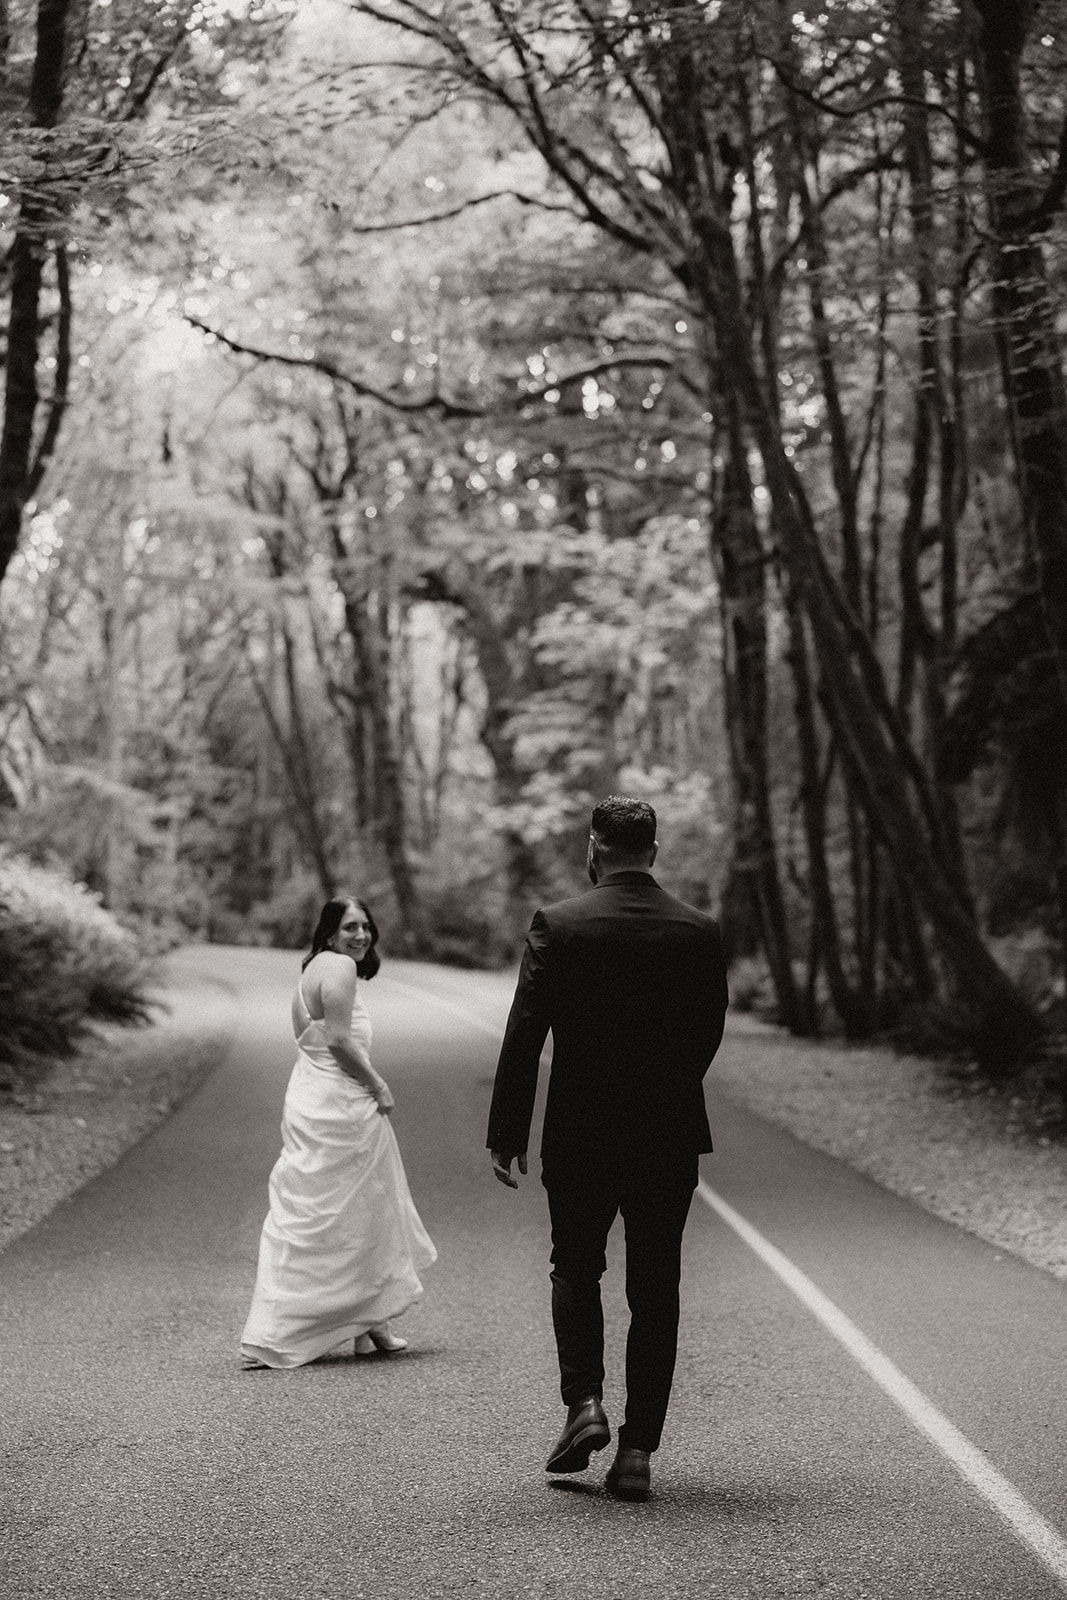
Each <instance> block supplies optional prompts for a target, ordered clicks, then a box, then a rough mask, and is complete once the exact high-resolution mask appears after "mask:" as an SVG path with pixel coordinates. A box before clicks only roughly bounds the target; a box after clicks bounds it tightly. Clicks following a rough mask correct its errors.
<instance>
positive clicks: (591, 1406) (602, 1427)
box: [545, 1395, 611, 1472]
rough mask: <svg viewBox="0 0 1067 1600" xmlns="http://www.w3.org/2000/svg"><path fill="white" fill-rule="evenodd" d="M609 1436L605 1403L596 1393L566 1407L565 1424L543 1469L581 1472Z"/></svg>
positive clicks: (607, 1440) (606, 1441)
mask: <svg viewBox="0 0 1067 1600" xmlns="http://www.w3.org/2000/svg"><path fill="white" fill-rule="evenodd" d="M610 1439H611V1429H610V1428H609V1427H608V1419H607V1417H606V1416H605V1415H604V1407H603V1406H602V1405H601V1404H600V1401H599V1400H598V1399H597V1397H596V1395H590V1397H589V1399H588V1400H583V1401H581V1403H580V1404H579V1405H576V1406H569V1407H568V1408H567V1426H566V1427H565V1428H564V1430H563V1432H562V1433H561V1434H560V1436H559V1438H558V1439H557V1440H556V1448H555V1449H554V1450H553V1452H552V1454H551V1455H550V1456H549V1458H548V1460H547V1461H546V1462H545V1471H546V1472H584V1471H585V1469H586V1467H587V1466H588V1465H589V1457H590V1456H591V1455H592V1453H593V1451H594V1450H603V1448H604V1446H605V1445H606V1444H607V1443H608V1442H609V1440H610Z"/></svg>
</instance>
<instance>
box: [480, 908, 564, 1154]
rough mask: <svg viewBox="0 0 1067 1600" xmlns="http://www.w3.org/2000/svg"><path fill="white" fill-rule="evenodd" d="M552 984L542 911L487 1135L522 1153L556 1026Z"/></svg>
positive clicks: (526, 955) (497, 1146)
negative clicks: (548, 1041)
mask: <svg viewBox="0 0 1067 1600" xmlns="http://www.w3.org/2000/svg"><path fill="white" fill-rule="evenodd" d="M550 988H551V971H550V962H549V927H548V923H547V921H546V920H545V917H544V915H543V913H542V912H540V911H538V912H536V913H535V914H534V919H533V921H532V923H531V924H530V931H529V933H528V934H527V935H526V947H525V949H524V951H523V955H522V965H521V966H520V968H519V981H518V983H517V984H516V986H515V998H514V999H513V1001H512V1002H511V1011H510V1013H509V1014H508V1021H507V1026H506V1028H505V1029H504V1042H503V1044H502V1045H501V1047H500V1059H499V1061H498V1062H497V1068H496V1080H495V1082H494V1084H493V1103H492V1106H491V1108H490V1111H489V1136H488V1138H487V1139H486V1144H487V1145H488V1146H489V1149H490V1150H505V1151H507V1152H508V1153H509V1154H510V1155H520V1154H522V1153H523V1152H525V1150H526V1147H527V1145H528V1144H529V1140H530V1123H531V1121H532V1119H533V1107H534V1096H535V1095H536V1093H537V1071H538V1065H539V1063H540V1060H541V1051H542V1049H543V1048H544V1043H545V1040H546V1039H547V1037H548V1030H549V1028H550V1027H551V1025H552V1015H551V1007H550Z"/></svg>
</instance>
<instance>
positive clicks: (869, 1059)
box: [709, 1014, 1067, 1281]
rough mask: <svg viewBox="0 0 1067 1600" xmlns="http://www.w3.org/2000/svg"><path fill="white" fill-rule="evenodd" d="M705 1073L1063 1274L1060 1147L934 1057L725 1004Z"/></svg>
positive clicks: (1066, 1257) (1064, 1195) (739, 1097)
mask: <svg viewBox="0 0 1067 1600" xmlns="http://www.w3.org/2000/svg"><path fill="white" fill-rule="evenodd" d="M709 1079H710V1080H711V1081H713V1082H715V1083H716V1084H718V1086H719V1087H720V1088H721V1090H722V1091H723V1093H724V1094H726V1095H727V1096H728V1097H729V1098H730V1099H732V1100H735V1101H736V1102H738V1103H739V1104H741V1105H744V1106H746V1107H748V1108H749V1109H750V1110H751V1111H754V1112H756V1114H757V1115H758V1116H761V1117H765V1118H766V1119H767V1120H768V1121H769V1122H775V1123H777V1124H778V1125H779V1126H780V1127H783V1128H787V1129H788V1130H789V1132H790V1133H793V1134H795V1135H796V1137H797V1138H798V1139H802V1140H803V1141H804V1143H805V1144H810V1145H814V1146H815V1147H816V1148H817V1149H819V1150H825V1151H827V1152H828V1153H829V1154H830V1155H833V1156H837V1157H839V1158H840V1159H841V1160H843V1161H847V1162H848V1163H849V1165H850V1166H852V1167H855V1168H857V1169H858V1170H859V1171H860V1172H863V1173H866V1174H867V1176H868V1177H870V1178H873V1179H874V1180H875V1182H876V1183H880V1184H881V1185H882V1186H883V1187H884V1188H886V1189H890V1190H892V1192H893V1193H894V1194H899V1195H904V1196H906V1197H907V1198H908V1199H909V1200H914V1201H915V1202H916V1203H917V1204H919V1205H921V1206H924V1207H925V1208H926V1210H927V1211H932V1212H933V1213H934V1214H935V1216H939V1217H944V1218H946V1219H947V1220H948V1221H949V1222H955V1223H957V1224H958V1226H960V1227H961V1228H966V1229H968V1231H969V1232H971V1233H975V1234H977V1235H978V1236H979V1238H982V1239H986V1240H987V1241H988V1242H989V1243H990V1244H994V1245H997V1246H999V1247H1000V1248H1002V1249H1004V1250H1009V1251H1012V1252H1013V1253H1014V1254H1015V1255H1019V1256H1022V1257H1023V1259H1024V1260H1026V1261H1029V1262H1031V1263H1032V1264H1033V1265H1034V1266H1036V1267H1041V1268H1043V1269H1044V1270H1045V1271H1046V1272H1051V1273H1052V1274H1053V1275H1054V1276H1055V1277H1057V1278H1060V1279H1063V1280H1064V1281H1067V1147H1065V1146H1064V1145H1063V1144H1059V1143H1055V1142H1053V1141H1050V1140H1049V1139H1047V1138H1043V1137H1034V1136H1033V1135H1032V1134H1028V1133H1026V1132H1025V1131H1024V1130H1023V1129H1022V1128H1020V1127H1019V1126H1018V1107H1017V1105H1016V1104H1013V1102H1012V1101H1011V1100H1010V1099H1007V1098H1005V1097H1004V1096H1001V1095H994V1094H990V1093H989V1092H977V1093H976V1092H973V1091H972V1090H971V1089H970V1088H968V1087H966V1086H961V1085H960V1084H953V1083H952V1082H951V1081H950V1080H949V1079H948V1078H947V1077H946V1074H945V1072H944V1069H943V1068H942V1067H941V1066H940V1065H939V1064H938V1063H936V1062H933V1061H929V1060H926V1059H924V1058H922V1057H919V1056H900V1055H897V1054H896V1053H895V1052H894V1051H892V1050H889V1049H885V1048H876V1047H865V1048H859V1047H856V1046H846V1045H843V1044H837V1043H815V1042H810V1041H806V1040H799V1039H794V1038H792V1037H791V1036H790V1035H789V1034H787V1033H785V1032H783V1031H782V1030H781V1029H780V1028H775V1027H772V1026H770V1025H768V1024H765V1023H760V1022H758V1021H756V1020H755V1019H754V1018H751V1017H747V1016H739V1015H736V1014H734V1015H732V1016H731V1018H730V1022H729V1025H728V1033H727V1038H726V1041H725V1043H724V1044H723V1046H722V1049H721V1050H720V1052H719V1054H718V1056H717V1057H716V1059H715V1061H714V1062H713V1064H712V1067H711V1072H710V1073H709Z"/></svg>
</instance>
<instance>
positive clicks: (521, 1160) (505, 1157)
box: [489, 1150, 526, 1189]
mask: <svg viewBox="0 0 1067 1600" xmlns="http://www.w3.org/2000/svg"><path fill="white" fill-rule="evenodd" d="M489 1154H490V1156H491V1157H492V1161H493V1172H494V1174H495V1175H496V1177H498V1178H499V1179H500V1182H501V1183H503V1184H506V1185H507V1187H508V1188H509V1189H517V1188H518V1187H519V1185H518V1182H517V1180H516V1179H515V1178H513V1177H512V1176H511V1163H512V1162H513V1161H517V1162H518V1166H519V1171H520V1172H521V1173H522V1175H523V1177H524V1178H525V1176H526V1152H525V1151H522V1152H521V1153H519V1154H516V1153H515V1152H514V1151H512V1150H491V1151H490V1152H489Z"/></svg>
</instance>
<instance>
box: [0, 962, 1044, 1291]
mask: <svg viewBox="0 0 1067 1600" xmlns="http://www.w3.org/2000/svg"><path fill="white" fill-rule="evenodd" d="M165 974H166V984H167V987H166V990H165V994H161V1000H164V999H165V1003H166V1009H164V1008H163V1007H162V1006H161V1009H160V1011H159V1014H158V1020H157V1021H156V1022H155V1023H154V1024H153V1025H152V1026H150V1027H149V1028H147V1029H137V1030H133V1031H130V1030H126V1029H108V1030H106V1031H104V1032H103V1033H102V1034H101V1036H100V1038H99V1039H97V1040H96V1041H95V1042H94V1043H93V1044H92V1045H91V1046H90V1047H89V1048H88V1049H86V1050H85V1051H84V1052H83V1053H82V1054H81V1055H80V1056H78V1057H77V1058H76V1059H74V1060H73V1061H68V1062H62V1063H60V1064H59V1065H58V1066H57V1067H56V1069H55V1071H54V1072H53V1074H52V1075H51V1077H50V1078H49V1080H48V1082H47V1084H46V1085H45V1086H44V1088H43V1089H42V1091H41V1092H40V1093H39V1094H38V1095H36V1096H35V1097H34V1099H33V1100H32V1101H31V1102H30V1105H29V1107H28V1108H27V1109H20V1108H17V1107H13V1106H6V1105H4V1104H3V1102H2V1101H0V1250H2V1249H3V1248H4V1246H5V1245H7V1244H9V1243H10V1242H11V1241H12V1240H13V1239H15V1238H17V1237H18V1236H19V1234H21V1233H24V1232H25V1231H26V1230H27V1229H28V1228H30V1227H32V1226H33V1224H34V1223H35V1222H38V1221H40V1219H41V1218H42V1217H44V1216H46V1215H47V1213H48V1212H49V1211H51V1210H52V1209H53V1207H54V1206H56V1205H58V1204H59V1203H60V1201H62V1200H64V1199H66V1198H67V1197H68V1196H69V1195H71V1194H72V1193H74V1191H75V1190H77V1189H79V1188H80V1187H81V1186H82V1184H84V1183H86V1182H88V1181H89V1179H90V1178H93V1177H95V1176H96V1174H97V1173H99V1172H102V1171H103V1170H104V1169H105V1168H107V1167H109V1166H111V1165H112V1164H113V1163H114V1162H115V1161H117V1160H118V1158H119V1157H120V1156H121V1155H122V1153H123V1152H124V1151H125V1150H127V1149H129V1147H130V1146H131V1145H133V1144H135V1143H136V1142H137V1141H138V1140H139V1139H141V1138H143V1137H144V1135H145V1134H146V1133H148V1132H149V1131H150V1130H151V1129H152V1128H153V1127H155V1126H156V1125H157V1123H159V1122H161V1121H162V1120H163V1118H164V1117H166V1116H167V1115H168V1114H169V1113H170V1112H171V1111H172V1110H173V1109H174V1108H175V1107H176V1106H177V1105H179V1104H180V1103H181V1102H182V1101H183V1100H184V1099H185V1098H186V1097H187V1096H188V1095H189V1094H191V1093H192V1092H193V1090H194V1089H195V1088H197V1086H198V1085H199V1084H200V1083H202V1082H203V1081H204V1079H205V1078H206V1077H207V1075H208V1074H209V1073H210V1072H211V1071H212V1070H213V1069H214V1067H215V1066H217V1065H218V1064H219V1062H220V1061H221V1060H222V1059H223V1058H224V1056H225V1054H226V1051H227V1049H228V1047H229V1042H230V1038H231V1036H232V1029H233V1016H234V1008H233V1003H232V1000H231V998H230V992H229V990H228V989H227V987H226V986H225V985H224V984H223V983H221V982H220V983H217V984H214V983H205V982H204V981H203V979H202V978H200V977H197V976H196V975H195V974H194V973H193V972H192V970H191V969H188V968H186V967H185V966H184V965H183V961H182V954H181V952H180V951H178V952H175V953H174V955H173V956H171V957H169V958H168V959H167V962H166V963H165ZM508 989H509V992H510V985H508ZM709 1081H710V1082H713V1083H715V1084H716V1085H717V1086H718V1087H719V1088H720V1089H721V1091H722V1092H723V1093H724V1094H726V1095H727V1096H728V1097H729V1098H730V1099H732V1100H735V1101H737V1102H738V1103H739V1104H741V1105H744V1106H747V1107H748V1108H749V1109H750V1110H752V1111H754V1112H756V1113H757V1115H759V1116H762V1117H766V1118H767V1119H768V1120H769V1121H771V1122H774V1123H777V1124H778V1125H779V1126H781V1127H784V1128H786V1129H788V1131H789V1132H791V1133H793V1134H795V1135H796V1137H797V1138H799V1139H802V1140H803V1141H804V1142H805V1143H806V1144H810V1145H814V1146H815V1147H816V1148H818V1149H820V1150H825V1151H827V1152H828V1153H829V1154H830V1155H833V1156H837V1157H839V1158H840V1159H842V1160H844V1161H847V1162H848V1163H849V1164H850V1165H851V1166H853V1167H855V1168H857V1169H858V1170H859V1171H861V1172H864V1173H866V1174H867V1175H868V1176H869V1177H871V1178H873V1179H874V1180H875V1182H877V1183H880V1184H882V1185H883V1186H884V1187H885V1188H887V1189H890V1190H892V1191H893V1192H894V1193H896V1194H900V1195H904V1196H906V1197H907V1198H909V1199H911V1200H914V1201H916V1202H917V1203H918V1204H919V1205H922V1206H924V1207H925V1208H926V1209H927V1210H928V1211H932V1212H934V1213H935V1214H936V1215H937V1216H940V1217H944V1218H946V1219H947V1220H948V1221H950V1222H955V1223H957V1224H958V1225H959V1226H960V1227H963V1228H966V1229H968V1230H969V1231H970V1232H972V1233H975V1234H977V1235H978V1236H979V1237H980V1238H983V1239H986V1240H988V1241H989V1242H990V1243H991V1244H994V1245H996V1246H998V1247H999V1248H1001V1249H1004V1250H1008V1251H1011V1252H1013V1253H1014V1254H1016V1255H1019V1256H1022V1257H1023V1258H1024V1259H1025V1260H1027V1261H1030V1262H1031V1263H1032V1264H1033V1265H1035V1266H1037V1267H1040V1268H1042V1269H1044V1270H1045V1271H1047V1272H1050V1273H1052V1274H1053V1275H1054V1276H1056V1277H1057V1278H1060V1279H1062V1280H1064V1281H1067V1148H1065V1147H1064V1146H1063V1145H1062V1144H1055V1143H1052V1142H1050V1141H1048V1140H1046V1139H1040V1138H1034V1137H1033V1136H1030V1135H1027V1134H1026V1133H1024V1132H1023V1131H1022V1130H1021V1129H1020V1128H1018V1127H1017V1126H1016V1125H1015V1119H1014V1116H1013V1107H1012V1106H1011V1104H1010V1102H1006V1101H1005V1100H1004V1099H1003V1098H1002V1097H999V1096H992V1095H988V1094H973V1093H970V1092H968V1091H967V1090H966V1089H962V1088H960V1087H959V1086H955V1087H953V1086H952V1085H951V1084H949V1083H947V1082H946V1079H945V1077H944V1074H943V1072H942V1070H941V1068H940V1067H939V1066H938V1065H937V1064H936V1063H934V1062H931V1061H928V1060H924V1059H922V1058H921V1057H915V1056H898V1055H896V1054H894V1052H892V1051H891V1050H888V1049H883V1048H875V1047H866V1048H856V1047H849V1046H845V1045H842V1044H838V1043H813V1042H808V1041H804V1040H797V1039H794V1038H792V1037H791V1036H790V1035H789V1034H787V1033H785V1032H783V1031H782V1030H781V1029H779V1028H775V1027H772V1026H770V1025H769V1024H765V1023H761V1022H759V1021H757V1020H755V1019H754V1018H752V1017H748V1016H745V1015H741V1014H739V1013H731V1015H730V1018H729V1021H728V1024H727V1036H726V1040H725V1042H724V1044H723V1047H722V1049H721V1050H720V1052H719V1055H718V1056H717V1058H716V1060H715V1062H714V1064H713V1066H712V1068H711V1072H710V1074H709Z"/></svg>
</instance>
